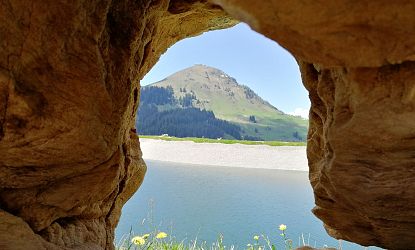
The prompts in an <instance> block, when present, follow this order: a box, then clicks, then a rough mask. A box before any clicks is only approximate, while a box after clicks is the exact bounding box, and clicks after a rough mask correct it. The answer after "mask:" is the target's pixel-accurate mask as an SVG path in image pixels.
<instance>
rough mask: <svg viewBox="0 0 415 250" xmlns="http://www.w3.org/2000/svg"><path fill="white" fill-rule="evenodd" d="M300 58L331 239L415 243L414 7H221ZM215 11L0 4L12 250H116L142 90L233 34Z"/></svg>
mask: <svg viewBox="0 0 415 250" xmlns="http://www.w3.org/2000/svg"><path fill="white" fill-rule="evenodd" d="M213 2H214V3H215V4H218V5H220V6H222V7H223V9H224V10H225V11H226V12H227V13H229V14H230V15H232V16H233V17H234V18H236V19H239V20H241V21H245V22H247V23H248V24H250V25H251V27H253V28H254V29H255V30H257V31H259V32H261V33H263V34H264V35H266V36H268V37H270V38H271V39H274V40H276V41H278V42H279V43H280V44H281V45H283V46H284V47H286V48H287V49H288V50H289V51H290V52H292V53H293V54H294V56H295V57H296V58H297V60H298V62H299V65H300V68H301V71H302V75H303V81H304V84H305V86H306V87H307V89H308V90H309V91H310V99H311V101H312V108H311V112H310V115H311V119H310V131H309V141H308V158H309V165H310V180H311V184H312V186H313V188H314V192H315V197H316V208H315V210H314V212H315V214H316V215H317V216H318V217H319V218H321V219H322V220H323V221H324V223H325V225H326V228H327V230H328V232H329V233H330V234H331V235H333V236H335V237H337V238H343V239H347V240H351V241H355V242H358V243H360V244H365V245H373V244H374V245H378V246H383V247H387V248H391V249H409V248H413V247H412V244H413V242H412V240H413V239H414V238H415V212H414V211H415V205H414V204H415V194H414V190H415V188H414V185H415V184H414V183H415V170H413V166H414V164H415V162H414V161H415V160H414V159H415V155H414V148H415V132H414V131H415V130H414V127H415V122H414V121H415V110H414V109H415V89H414V88H415V73H414V72H415V65H414V63H412V62H411V61H412V60H414V59H415V52H414V51H415V46H414V44H415V36H414V34H415V26H414V25H413V23H414V21H415V20H414V16H413V13H414V12H415V4H414V3H413V2H411V1H383V0H382V1H369V0H364V1H341V0H336V1H330V2H327V1H326V2H316V1H297V0H294V1H278V0H268V1H254V0H214V1H213ZM215 4H213V3H209V2H207V1H205V0H200V1H197V0H186V1H179V0H175V1H173V0H172V1H168V0H141V1H140V0H138V1H132V0H116V1H115V0H113V1H111V0H103V1H96V0H92V1H82V0H75V1H71V2H70V3H67V2H66V1H52V0H43V1H27V0H13V1H8V0H0V38H1V39H0V249H61V248H78V249H94V248H95V249H102V248H107V249H111V248H112V247H113V246H112V243H113V230H114V228H115V226H116V224H117V221H118V218H119V215H120V210H121V207H122V205H123V204H124V203H125V202H126V200H127V199H128V198H129V197H130V196H131V195H132V194H133V193H134V191H135V190H136V189H137V188H138V187H139V185H140V183H141V181H142V179H143V176H144V173H145V164H144V163H143V161H142V159H141V155H140V151H139V145H138V140H137V136H136V134H135V129H134V119H135V113H136V109H137V105H138V99H139V79H141V77H143V75H144V74H145V73H146V72H147V71H148V70H149V69H150V68H151V66H152V65H153V64H154V63H155V62H156V61H157V60H158V58H159V56H160V55H161V53H163V52H164V51H165V50H166V49H167V48H168V47H169V46H170V45H172V44H173V43H175V42H176V41H178V40H180V39H183V38H185V37H188V36H193V35H196V34H199V33H201V32H203V31H206V30H210V29H217V28H226V27H230V26H232V25H234V24H235V23H236V22H235V21H234V20H233V19H232V18H230V17H229V16H228V14H226V13H225V12H224V11H223V10H222V8H221V7H219V6H218V5H215Z"/></svg>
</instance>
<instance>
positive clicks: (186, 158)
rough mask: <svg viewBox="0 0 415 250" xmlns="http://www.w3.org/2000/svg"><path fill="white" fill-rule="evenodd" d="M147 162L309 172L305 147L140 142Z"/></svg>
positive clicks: (152, 140) (147, 140) (190, 142)
mask: <svg viewBox="0 0 415 250" xmlns="http://www.w3.org/2000/svg"><path fill="white" fill-rule="evenodd" d="M140 146H141V150H142V152H143V158H144V160H157V161H168V162H178V163H190V164H201V165H208V166H226V167H243V168H263V169H282V170H297V171H308V165H307V157H306V147H305V146H278V147H272V146H267V145H242V144H221V143H195V142H192V141H163V140H155V139H143V138H140Z"/></svg>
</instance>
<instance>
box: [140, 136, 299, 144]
mask: <svg viewBox="0 0 415 250" xmlns="http://www.w3.org/2000/svg"><path fill="white" fill-rule="evenodd" d="M139 137H141V138H145V139H155V140H164V141H192V142H195V143H222V144H244V145H268V146H306V143H305V142H284V141H244V140H227V139H222V140H217V139H209V138H196V137H185V138H178V137H172V136H155V135H140V136H139Z"/></svg>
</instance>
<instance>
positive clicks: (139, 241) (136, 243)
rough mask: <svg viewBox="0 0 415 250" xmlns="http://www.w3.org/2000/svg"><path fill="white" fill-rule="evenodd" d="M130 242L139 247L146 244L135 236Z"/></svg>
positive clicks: (142, 239)
mask: <svg viewBox="0 0 415 250" xmlns="http://www.w3.org/2000/svg"><path fill="white" fill-rule="evenodd" d="M131 242H132V243H133V244H134V245H139V246H140V245H144V244H145V243H146V240H145V239H144V238H143V237H141V236H135V237H134V238H132V239H131Z"/></svg>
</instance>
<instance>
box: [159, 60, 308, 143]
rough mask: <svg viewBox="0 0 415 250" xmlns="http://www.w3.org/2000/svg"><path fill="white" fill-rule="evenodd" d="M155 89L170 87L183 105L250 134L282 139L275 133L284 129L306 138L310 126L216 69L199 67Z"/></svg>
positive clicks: (171, 77) (183, 71)
mask: <svg viewBox="0 0 415 250" xmlns="http://www.w3.org/2000/svg"><path fill="white" fill-rule="evenodd" d="M151 86H154V87H162V88H167V87H169V89H171V91H172V94H173V95H174V98H175V99H176V100H178V103H181V106H183V107H194V108H198V109H201V110H208V111H212V112H213V113H214V114H215V116H216V117H217V118H219V119H223V120H226V121H229V122H232V123H235V124H240V125H241V126H242V128H244V130H245V131H246V133H247V134H249V135H258V137H260V138H265V139H277V138H280V139H282V137H276V136H274V135H273V133H274V132H275V133H276V134H281V133H285V134H287V132H282V130H281V129H282V128H283V127H285V128H287V131H291V134H290V135H287V138H291V137H292V133H294V132H296V131H297V130H298V131H301V134H302V137H303V136H304V135H303V134H304V133H305V132H304V131H306V130H305V128H306V126H307V125H306V123H304V122H303V121H297V120H296V118H294V117H292V116H290V115H286V114H284V113H283V112H281V111H279V110H278V109H277V108H275V107H274V106H272V105H271V104H269V103H268V102H266V101H264V100H263V99H262V98H261V97H259V96H258V95H257V94H256V93H255V92H254V91H253V90H251V89H250V88H249V87H247V86H245V85H240V84H238V82H237V81H236V79H235V78H233V77H231V76H229V75H228V74H226V73H225V72H223V71H222V70H220V69H217V68H214V67H210V66H207V65H203V64H196V65H193V66H192V67H189V68H185V69H183V70H181V71H178V72H176V73H174V74H172V75H170V76H168V77H167V78H165V79H164V80H162V81H159V82H157V83H154V84H152V85H151ZM170 87H171V88H170ZM164 108H166V107H163V109H164ZM282 124H284V125H282ZM288 124H290V125H288ZM299 124H301V125H299ZM294 128H295V130H294ZM303 138H304V137H303Z"/></svg>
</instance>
